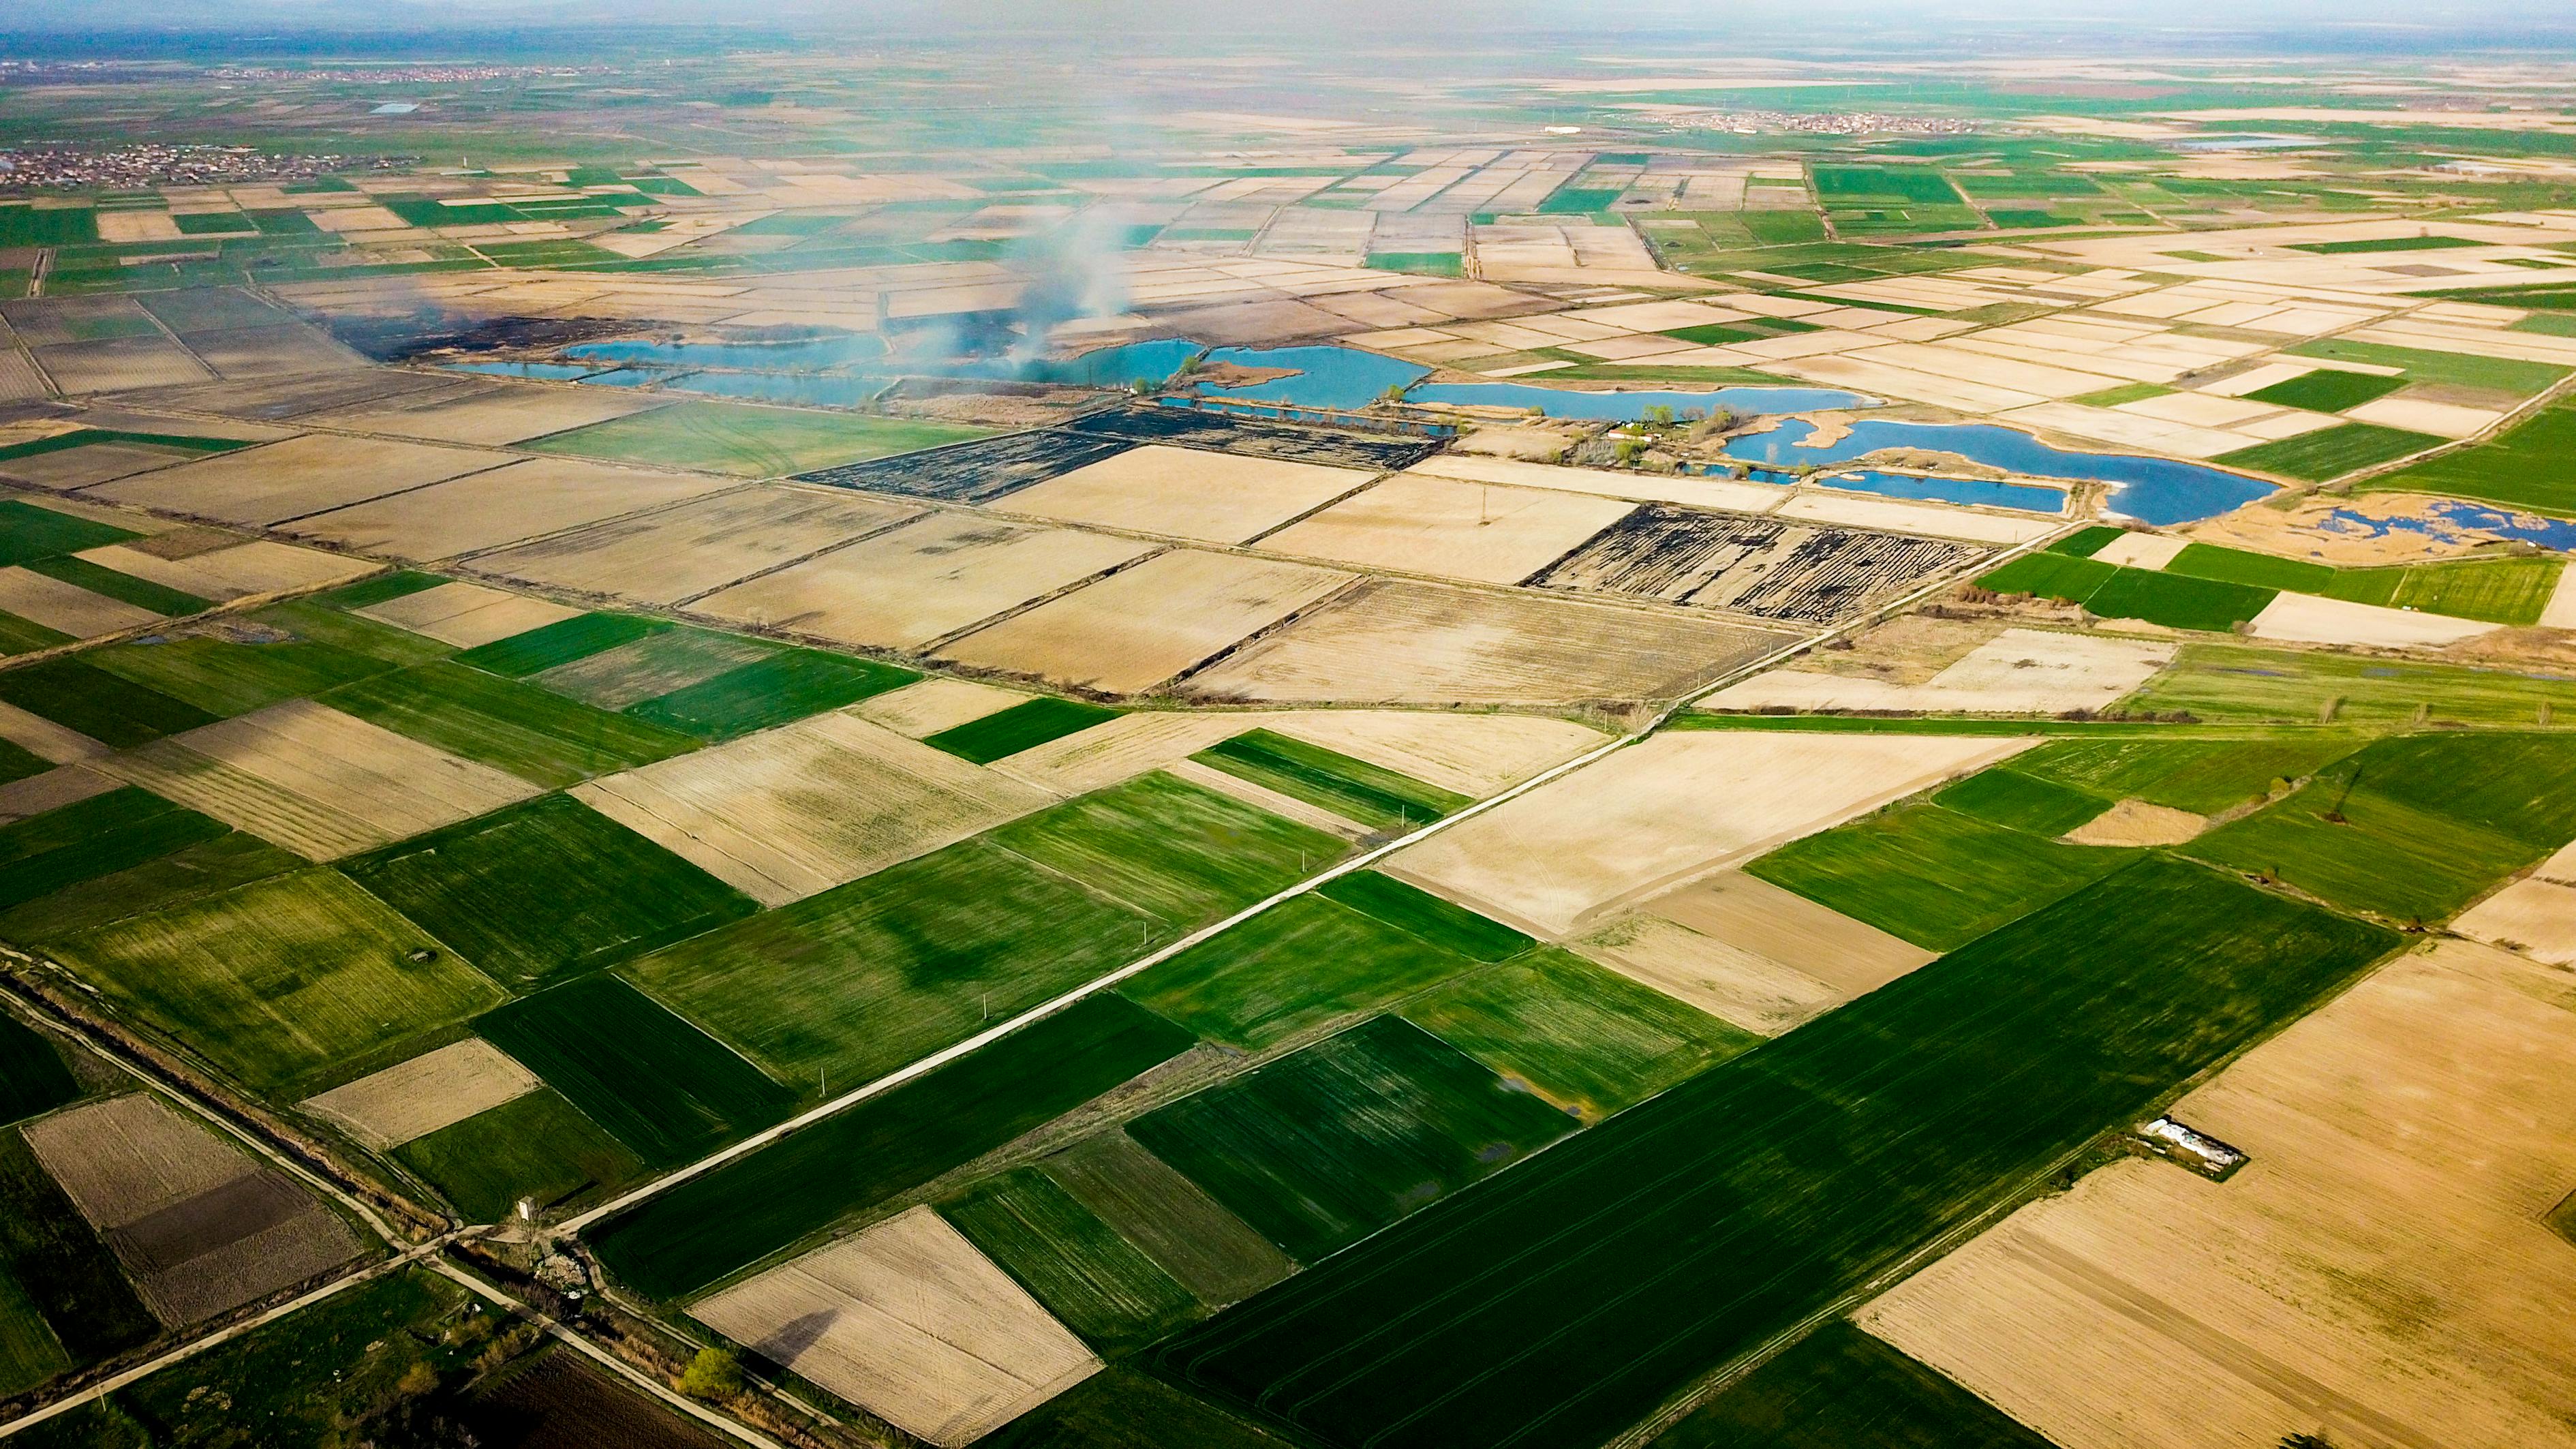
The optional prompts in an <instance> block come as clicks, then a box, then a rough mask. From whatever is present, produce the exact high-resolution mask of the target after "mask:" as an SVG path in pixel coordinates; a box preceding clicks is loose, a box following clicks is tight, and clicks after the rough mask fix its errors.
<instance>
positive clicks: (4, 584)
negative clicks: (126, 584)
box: [0, 568, 162, 639]
mask: <svg viewBox="0 0 2576 1449" xmlns="http://www.w3.org/2000/svg"><path fill="white" fill-rule="evenodd" d="M0 610H5V611H7V612H9V613H12V614H15V615H17V616H18V617H19V618H21V619H25V620H28V621H29V622H31V623H36V624H42V625H44V626H45V627H46V628H48V629H52V630H54V631H56V632H57V633H62V634H69V635H70V636H72V637H73V638H75V639H94V638H96V637H98V636H99V635H101V634H113V633H115V632H117V631H118V630H120V629H139V628H141V627H142V626H144V625H146V624H157V623H160V622H161V617H162V616H161V615H159V614H156V613H154V612H152V611H151V610H150V609H145V608H139V607H137V606H135V605H133V604H129V603H126V602H125V601H124V600H122V599H111V598H109V597H108V596H106V595H105V594H93V593H91V592H90V591H89V590H87V589H84V588H82V587H80V586H79V585H77V584H67V583H64V582H63V581H62V580H60V579H57V578H51V577H48V576H47V575H44V574H40V573H36V572H34V571H33V570H31V569H22V568H5V569H0Z"/></svg>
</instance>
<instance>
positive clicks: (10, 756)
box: [0, 740, 54, 784]
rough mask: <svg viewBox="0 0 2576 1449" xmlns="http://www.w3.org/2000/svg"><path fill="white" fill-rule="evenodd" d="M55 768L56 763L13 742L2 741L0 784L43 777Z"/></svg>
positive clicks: (0, 749) (0, 742)
mask: <svg viewBox="0 0 2576 1449" xmlns="http://www.w3.org/2000/svg"><path fill="white" fill-rule="evenodd" d="M53 768H54V762H53V761H51V760H48V759H46V758H45V757H44V756H42V755H40V754H37V753H36V752H35V751H33V750H31V749H28V748H27V747H26V746H24V745H21V744H18V743H16V742H15V741H11V740H0V784H6V783H8V782H9V781H11V780H24V779H27V778H28V777H30V776H33V775H41V774H44V773H45V772H47V771H48V770H51V769H53Z"/></svg>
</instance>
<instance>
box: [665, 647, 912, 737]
mask: <svg viewBox="0 0 2576 1449" xmlns="http://www.w3.org/2000/svg"><path fill="white" fill-rule="evenodd" d="M919 678H921V676H920V675H919V674H916V673H914V672H913V671H911V670H909V669H898V668H896V667H895V666H893V665H891V664H877V663H873V662H871V661H869V660H865V659H852V658H849V657H847V656H845V655H840V654H826V653H824V652H823V651H821V650H819V649H790V650H786V651H783V652H781V653H778V654H773V655H771V656H770V657H768V658H766V659H760V660H755V661H753V662H751V663H749V664H744V665H741V666H739V667H737V668H734V669H730V670H727V671H726V672H724V673H722V674H719V675H717V676H715V677H714V678H712V679H706V680H701V681H699V682H698V683H695V684H692V685H689V686H687V687H686V688H683V689H677V690H674V691H672V692H671V693H669V694H665V695H661V696H659V697H657V698H653V699H648V700H645V701H643V702H641V703H639V704H635V705H630V706H628V708H627V710H626V713H628V714H629V715H632V716H634V717H635V718H637V719H640V720H648V721H650V722H652V723H654V724H659V725H666V726H668V727H670V728H672V729H675V730H678V731H680V732H681V733H683V734H689V735H695V736H696V737H697V738H699V739H702V740H710V741H714V740H729V739H732V738H734V737H735V736H737V735H747V734H750V733H751V732H752V731H754V730H765V729H768V728H769V727H771V726H772V725H782V724H786V723H787V722H788V721H790V720H799V719H803V718H804V717H805V716H807V715H809V714H820V713H821V712H823V711H824V710H827V709H839V708H840V707H841V706H843V705H846V704H856V703H858V702H859V701H860V700H863V699H866V698H867V697H868V696H870V695H872V694H883V693H885V692H886V691H887V690H889V689H901V688H902V687H903V686H905V685H907V684H910V683H912V682H913V681H914V680H917V679H919Z"/></svg>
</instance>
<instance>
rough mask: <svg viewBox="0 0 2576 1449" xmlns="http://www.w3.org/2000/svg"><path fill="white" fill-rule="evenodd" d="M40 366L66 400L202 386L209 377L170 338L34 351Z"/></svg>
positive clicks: (126, 339) (67, 344)
mask: <svg viewBox="0 0 2576 1449" xmlns="http://www.w3.org/2000/svg"><path fill="white" fill-rule="evenodd" d="M35 354H36V362H37V363H38V365H40V366H42V367H43V368H44V369H45V375H46V376H48V377H51V378H52V379H53V380H54V386H56V387H58V388H60V389H62V390H63V393H64V395H65V396H69V397H77V396H79V395H81V394H83V393H92V392H125V391H128V390H129V389H133V388H143V387H172V386H176V385H178V384H181V383H190V382H203V381H205V380H206V378H207V377H208V376H209V374H208V373H207V371H206V369H205V368H204V366H202V365H201V364H199V363H198V361H197V359H195V358H193V357H190V356H189V355H188V354H187V351H186V350H185V349H183V348H181V347H180V346H179V345H178V344H177V343H175V342H172V341H170V340H169V339H168V338H165V337H160V336H153V337H118V338H113V339H110V340H107V341H103V342H65V343H61V344H58V345H56V346H52V347H39V348H36V349H35Z"/></svg>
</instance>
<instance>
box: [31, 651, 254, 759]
mask: <svg viewBox="0 0 2576 1449" xmlns="http://www.w3.org/2000/svg"><path fill="white" fill-rule="evenodd" d="M0 701H6V702H7V703H10V704H14V705H16V706H18V707H19V708H20V709H23V710H25V711H27V712H28V713H29V714H34V715H42V716H44V717H45V718H46V719H49V720H52V721H53V722H54V723H56V724H58V725H62V726H64V727H65V728H67V729H74V730H78V731H79V732H81V733H82V734H85V735H87V736H89V737H90V738H91V739H94V740H97V741H98V742H99V743H101V744H106V745H114V746H116V747H117V748H118V749H131V748H133V747H134V746H136V745H142V744H149V743H151V742H152V741H154V740H157V739H159V738H161V737H162V736H163V735H175V734H177V733H179V732H180V731H182V730H192V729H195V728H196V727H197V726H199V725H209V724H213V723H214V722H215V716H213V715H211V714H209V713H207V712H206V711H204V710H202V709H199V708H197V707H196V706H195V705H193V704H189V703H187V702H186V701H184V700H177V699H172V698H171V697H170V696H168V695H166V694H163V693H161V692H160V691H159V690H156V689H148V688H145V687H144V686H142V685H140V684H136V683H134V682H133V681H132V680H129V679H122V678H119V677H118V676H116V675H113V674H110V673H108V672H107V671H106V670H104V669H101V668H99V667H98V666H97V665H94V664H90V663H87V662H86V661H83V660H79V659H48V660H45V661H43V662H42V663H38V664H30V665H28V666H26V667H25V668H23V669H12V670H9V671H7V672H5V673H0Z"/></svg>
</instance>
